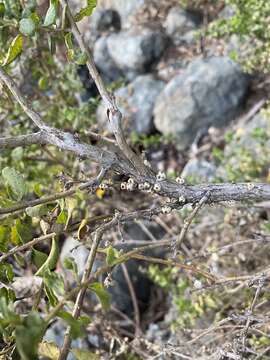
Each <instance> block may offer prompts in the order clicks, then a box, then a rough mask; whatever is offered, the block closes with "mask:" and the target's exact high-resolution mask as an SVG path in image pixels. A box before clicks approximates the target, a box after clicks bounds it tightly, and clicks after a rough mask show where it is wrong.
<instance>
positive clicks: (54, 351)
mask: <svg viewBox="0 0 270 360" xmlns="http://www.w3.org/2000/svg"><path fill="white" fill-rule="evenodd" d="M38 355H39V356H42V357H45V358H46V359H47V358H48V359H50V360H57V359H58V357H59V355H60V350H59V349H58V347H57V345H56V344H55V343H53V342H48V341H42V342H41V343H40V344H39V346H38Z"/></svg>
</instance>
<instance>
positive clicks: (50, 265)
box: [36, 237, 59, 276]
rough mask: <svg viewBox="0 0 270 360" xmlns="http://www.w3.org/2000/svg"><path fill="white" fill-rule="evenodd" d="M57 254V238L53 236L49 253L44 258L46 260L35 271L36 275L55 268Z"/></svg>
mask: <svg viewBox="0 0 270 360" xmlns="http://www.w3.org/2000/svg"><path fill="white" fill-rule="evenodd" d="M58 256H59V246H58V240H57V239H56V238H55V237H53V238H52V245H51V250H50V254H49V256H48V258H47V259H46V261H45V262H44V264H43V265H42V266H41V267H40V268H39V269H38V271H37V272H36V276H44V274H45V273H46V272H47V271H48V270H53V269H55V267H56V264H57V261H58Z"/></svg>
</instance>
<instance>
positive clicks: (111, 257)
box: [106, 246, 119, 266]
mask: <svg viewBox="0 0 270 360" xmlns="http://www.w3.org/2000/svg"><path fill="white" fill-rule="evenodd" d="M106 253H107V256H106V263H107V264H108V265H109V266H112V265H114V264H115V262H116V260H117V259H118V258H119V251H117V250H116V249H114V248H113V247H112V246H109V247H108V248H107V249H106Z"/></svg>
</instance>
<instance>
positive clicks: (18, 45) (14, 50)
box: [2, 35, 23, 66]
mask: <svg viewBox="0 0 270 360" xmlns="http://www.w3.org/2000/svg"><path fill="white" fill-rule="evenodd" d="M22 49H23V36H22V35H17V36H16V37H15V38H14V39H13V41H12V43H11V44H10V46H9V49H8V52H7V55H6V58H5V60H4V62H3V64H2V66H6V65H9V64H10V63H12V61H14V60H15V59H16V58H17V57H18V56H19V55H20V53H21V52H22Z"/></svg>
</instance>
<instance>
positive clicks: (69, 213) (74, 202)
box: [65, 198, 77, 230]
mask: <svg viewBox="0 0 270 360" xmlns="http://www.w3.org/2000/svg"><path fill="white" fill-rule="evenodd" d="M76 206H77V200H76V199H74V198H67V199H66V207H67V220H66V225H65V230H66V229H67V227H68V224H69V221H70V219H71V216H72V213H73V210H74V209H75V207H76Z"/></svg>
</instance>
